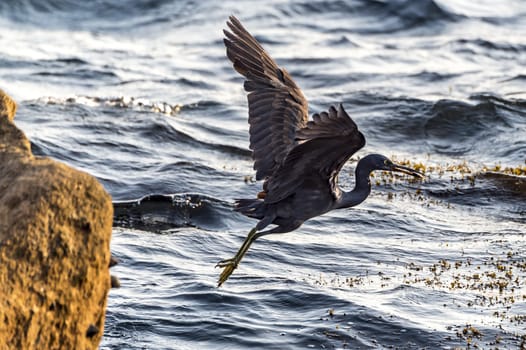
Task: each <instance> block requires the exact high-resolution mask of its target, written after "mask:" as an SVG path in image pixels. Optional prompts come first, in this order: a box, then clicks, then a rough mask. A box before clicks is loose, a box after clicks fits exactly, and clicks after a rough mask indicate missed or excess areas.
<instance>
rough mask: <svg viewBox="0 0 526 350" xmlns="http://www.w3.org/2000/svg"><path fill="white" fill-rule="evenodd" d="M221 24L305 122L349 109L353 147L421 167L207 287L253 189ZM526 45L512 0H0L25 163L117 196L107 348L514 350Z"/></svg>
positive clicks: (239, 234)
mask: <svg viewBox="0 0 526 350" xmlns="http://www.w3.org/2000/svg"><path fill="white" fill-rule="evenodd" d="M230 14H235V15H237V16H238V17H239V18H240V19H241V20H242V21H243V23H244V24H245V25H246V26H247V28H248V29H249V30H250V31H251V32H252V33H254V34H255V35H256V36H257V38H258V39H259V40H260V41H261V42H262V43H263V44H264V46H265V47H266V48H267V50H268V51H269V52H270V53H271V55H272V56H273V57H274V58H275V59H276V60H277V61H278V63H279V64H280V65H282V66H284V67H286V68H287V69H288V70H289V72H290V73H291V74H292V75H293V77H294V78H295V80H296V82H297V83H298V84H299V85H300V86H301V87H302V88H303V90H304V92H305V95H306V96H307V97H308V99H309V101H310V109H311V111H312V112H316V111H320V110H324V109H326V108H327V107H328V106H329V104H331V103H338V102H343V103H344V105H345V107H346V109H347V110H348V112H349V113H350V114H351V115H352V117H353V118H354V120H355V121H356V122H357V124H358V125H359V127H360V129H361V130H362V132H363V133H364V134H365V136H366V138H367V146H366V147H365V149H364V150H362V151H360V152H359V153H358V154H357V156H363V155H365V154H366V153H372V152H380V153H384V154H386V155H388V156H392V157H394V158H396V159H398V160H409V161H411V162H412V163H413V164H414V163H422V166H426V172H427V173H428V174H429V179H428V180H427V181H425V182H424V183H415V182H412V183H408V182H407V181H406V180H404V179H399V178H396V179H395V180H394V181H391V180H392V179H391V178H389V177H381V176H378V175H377V176H376V177H375V180H374V181H373V182H375V185H374V188H373V192H372V195H371V196H370V198H369V199H368V200H367V201H366V202H364V203H363V204H361V205H360V206H358V207H356V208H353V209H349V210H341V211H337V212H333V213H330V214H327V215H325V216H322V217H319V218H316V219H313V220H311V221H309V222H307V223H306V224H304V225H303V226H302V227H301V228H300V229H298V230H297V231H295V232H292V233H288V234H285V235H276V236H273V237H272V236H270V237H268V238H267V239H261V240H260V241H258V242H256V243H255V244H254V246H253V248H251V250H250V251H249V254H248V255H247V257H246V258H245V259H244V261H243V262H242V264H241V265H240V268H239V269H238V270H237V271H236V272H235V273H234V275H233V276H232V277H231V279H230V280H229V281H228V282H227V283H226V284H225V286H224V287H222V288H221V289H217V288H216V287H215V286H216V280H217V277H218V274H219V270H218V269H214V268H213V267H214V265H215V263H216V262H217V261H218V260H220V259H223V258H227V257H230V256H232V255H233V254H234V253H235V251H236V250H237V248H238V247H239V245H240V244H241V242H242V240H243V239H244V236H245V235H246V233H247V232H248V230H249V229H250V228H251V227H252V226H253V225H254V222H252V221H251V220H249V219H247V218H244V217H242V216H240V215H239V214H236V213H233V212H232V211H231V208H232V201H233V198H239V197H252V196H253V195H254V194H255V193H256V192H257V191H258V190H259V186H260V184H257V183H252V182H251V181H250V176H252V175H254V172H253V170H252V162H251V158H250V152H249V151H248V149H247V148H248V133H247V130H248V125H247V121H246V119H247V111H246V100H245V94H244V92H243V90H242V79H241V78H240V77H239V76H238V75H237V74H236V73H235V72H234V71H233V69H232V68H231V66H230V63H229V62H228V60H227V59H226V57H225V53H224V48H223V43H222V29H223V28H224V27H225V24H224V23H225V21H226V19H227V17H228V15H230ZM525 38H526V3H525V2H524V1H523V0H502V1H488V0H478V1H468V0H465V1H460V0H434V1H433V0H420V1H412V0H393V1H387V0H385V1H382V0H351V1H328V0H325V1H310V0H309V1H306V0H293V1H283V0H273V1H268V2H261V3H256V2H251V1H231V0H226V1H221V2H218V1H211V0H205V1H175V0H127V1H121V0H97V1H92V2H81V1H72V0H43V1H35V0H3V1H2V2H0V47H2V50H1V53H0V88H2V89H5V90H6V91H7V92H8V93H9V94H11V95H12V96H13V97H14V98H15V99H16V100H17V101H19V104H20V108H19V111H18V117H17V119H16V120H17V123H18V125H19V126H20V127H21V128H22V129H23V130H24V131H25V132H26V133H27V134H28V136H29V137H30V138H31V140H32V147H33V151H34V152H35V153H36V154H39V155H46V156H50V157H53V158H55V159H58V160H61V161H64V162H66V163H68V164H70V165H72V166H74V167H76V168H79V169H82V170H85V171H87V172H89V173H91V174H93V175H95V176H96V177H97V178H98V179H99V180H100V181H101V182H102V183H103V184H104V186H105V188H106V189H107V190H108V191H109V192H110V193H111V194H112V196H113V198H114V200H115V202H116V203H115V206H116V217H115V224H116V225H115V226H116V227H115V229H114V232H113V239H112V252H113V254H114V255H115V256H116V257H117V258H118V259H119V260H120V264H119V265H118V266H116V267H114V268H113V269H112V273H113V274H115V275H117V276H118V277H119V278H120V280H121V283H122V287H121V288H120V289H115V290H112V291H111V293H110V297H109V303H108V310H107V319H106V328H105V335H104V338H103V341H102V344H101V349H248V348H256V349H303V348H314V349H320V348H322V349H327V348H350V349H369V348H371V349H373V348H400V349H413V348H414V349H417V348H429V349H436V348H445V349H447V348H455V347H467V346H468V345H469V344H478V346H480V347H482V348H488V347H492V346H493V347H498V348H519V347H520V346H521V344H522V346H525V345H524V344H525V343H526V332H525V331H524V329H525V324H524V322H525V321H526V241H525V237H524V234H525V232H526V205H525V200H526V180H525V179H524V176H523V175H520V169H521V168H524V167H525V166H526V165H525V161H526V74H525V70H524V67H526V39H525ZM355 158H356V157H355ZM354 164H355V163H354ZM354 164H353V162H351V163H350V164H348V165H347V166H346V167H345V168H344V173H343V174H342V176H341V182H342V184H343V186H344V187H345V188H351V187H352V183H353V179H352V176H349V173H350V172H351V171H352V168H353V166H354ZM506 167H513V168H515V171H516V172H517V174H518V175H511V174H509V173H510V172H511V171H508V173H504V172H503V169H505V168H506ZM485 170H490V171H488V172H485ZM151 194H154V196H150V197H144V196H148V195H151ZM142 197H144V198H143V199H142V200H141V201H140V202H136V203H134V202H133V201H135V200H137V199H139V198H142ZM479 332H480V333H479Z"/></svg>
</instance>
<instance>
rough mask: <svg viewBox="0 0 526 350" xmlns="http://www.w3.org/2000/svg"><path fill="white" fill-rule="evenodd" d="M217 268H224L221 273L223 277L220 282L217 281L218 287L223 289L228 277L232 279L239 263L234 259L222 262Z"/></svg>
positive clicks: (220, 277)
mask: <svg viewBox="0 0 526 350" xmlns="http://www.w3.org/2000/svg"><path fill="white" fill-rule="evenodd" d="M216 267H222V268H224V270H223V272H221V275H220V276H219V280H218V281H217V286H218V287H221V285H222V284H223V283H225V281H226V280H227V279H228V277H230V275H231V274H232V272H234V270H235V269H236V267H237V261H236V259H234V258H232V259H226V260H221V261H220V262H218V263H217V265H216Z"/></svg>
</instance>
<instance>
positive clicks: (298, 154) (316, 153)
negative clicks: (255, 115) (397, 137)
mask: <svg viewBox="0 0 526 350" xmlns="http://www.w3.org/2000/svg"><path fill="white" fill-rule="evenodd" d="M312 118H313V120H312V121H309V122H308V123H307V125H306V127H305V128H303V129H301V130H299V131H298V132H297V133H296V141H297V145H296V146H295V147H294V148H293V149H292V150H291V151H290V152H289V154H288V155H287V157H286V159H285V161H284V162H283V164H282V165H281V166H280V167H279V168H278V169H277V170H276V172H275V173H274V175H273V176H272V177H271V178H269V179H268V181H267V183H266V190H267V194H266V197H265V203H276V202H279V201H281V200H283V199H284V198H286V197H288V196H290V195H291V194H292V193H294V192H295V191H296V190H297V189H298V188H299V187H301V186H302V184H303V182H304V181H305V179H309V178H312V177H313V176H314V177H316V178H317V179H318V178H321V179H322V180H323V181H327V189H330V190H332V191H333V192H334V191H335V190H336V180H337V177H338V173H339V172H340V170H341V168H342V166H343V165H344V164H345V162H346V161H347V160H348V159H349V158H350V157H351V156H352V155H353V154H354V153H355V152H356V151H358V150H359V149H360V148H362V147H363V146H364V145H365V137H364V136H363V135H362V133H361V132H360V131H359V130H358V127H357V126H356V124H355V123H354V121H353V120H352V119H351V117H349V115H348V114H347V112H345V110H344V109H343V106H342V105H341V104H340V106H339V108H338V110H336V108H335V107H333V106H331V108H329V112H328V113H327V112H322V113H320V114H314V115H313V116H312Z"/></svg>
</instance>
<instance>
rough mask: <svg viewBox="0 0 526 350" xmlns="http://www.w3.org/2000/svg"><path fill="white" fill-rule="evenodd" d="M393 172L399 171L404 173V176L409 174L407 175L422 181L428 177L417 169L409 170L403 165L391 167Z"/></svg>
mask: <svg viewBox="0 0 526 350" xmlns="http://www.w3.org/2000/svg"><path fill="white" fill-rule="evenodd" d="M391 171H398V172H401V173H404V174H407V175H411V176H414V177H418V178H421V179H424V178H425V177H426V176H425V175H424V174H422V173H421V172H419V171H416V170H415V169H411V168H408V167H405V166H402V165H398V164H393V165H392V166H391Z"/></svg>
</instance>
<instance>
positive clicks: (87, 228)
mask: <svg viewBox="0 0 526 350" xmlns="http://www.w3.org/2000/svg"><path fill="white" fill-rule="evenodd" d="M15 111H16V104H15V103H14V102H13V101H12V100H11V99H10V98H9V97H8V96H7V95H6V94H5V93H4V92H3V91H1V90H0V349H2V350H3V349H80V350H83V349H97V348H98V345H99V342H100V339H101V337H102V333H103V326H104V317H105V310H106V300H107V295H108V291H109V289H110V274H109V269H108V266H109V263H110V237H111V226H112V216H113V208H112V203H111V198H110V196H109V195H108V194H107V193H106V192H105V191H104V189H103V187H102V186H101V185H100V184H99V183H98V182H97V180H96V179H95V178H93V177H92V176H90V175H88V174H86V173H83V172H81V171H78V170H75V169H72V168H70V167H68V166H66V165H64V164H61V163H58V162H56V161H53V160H51V159H48V158H41V157H34V156H33V155H32V154H31V147H30V143H29V141H28V139H27V138H26V137H25V135H24V133H23V132H22V131H20V130H19V129H17V128H16V126H15V125H14V123H13V118H14V115H15Z"/></svg>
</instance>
